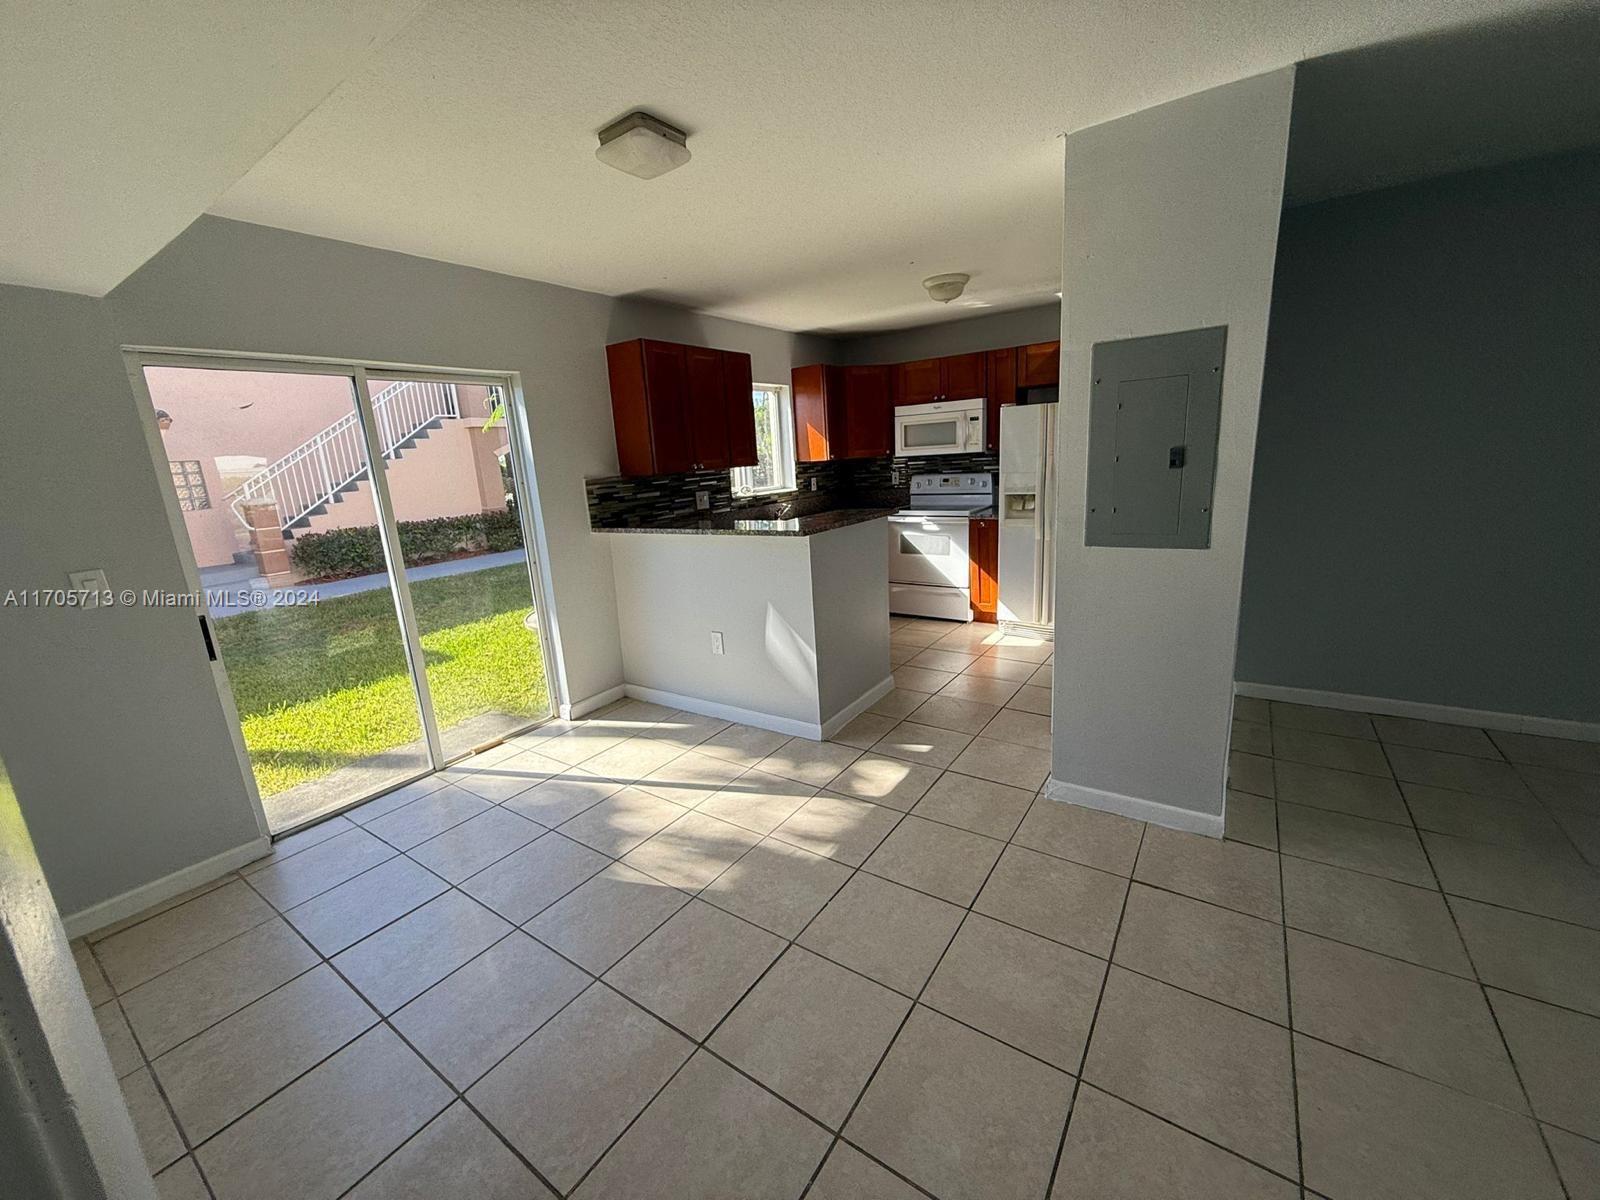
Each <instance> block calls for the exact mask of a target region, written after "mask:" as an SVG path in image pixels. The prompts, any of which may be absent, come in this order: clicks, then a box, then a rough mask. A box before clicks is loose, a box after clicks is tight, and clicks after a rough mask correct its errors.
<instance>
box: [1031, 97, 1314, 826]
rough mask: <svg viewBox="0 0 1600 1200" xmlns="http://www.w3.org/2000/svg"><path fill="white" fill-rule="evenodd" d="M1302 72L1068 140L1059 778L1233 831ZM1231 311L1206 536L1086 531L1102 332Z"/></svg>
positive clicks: (1223, 319) (1070, 795)
mask: <svg viewBox="0 0 1600 1200" xmlns="http://www.w3.org/2000/svg"><path fill="white" fill-rule="evenodd" d="M1293 83H1294V70H1293V68H1286V69H1284V70H1281V71H1275V72H1273V73H1271V74H1268V75H1261V76H1257V77H1256V78H1253V79H1245V80H1241V81H1239V82H1237V83H1230V84H1227V85H1226V86H1223V87H1218V88H1212V89H1211V90H1209V91H1205V92H1200V93H1198V94H1196V95H1193V96H1187V97H1185V98H1183V99H1182V100H1175V101H1173V102H1172V103H1170V104H1164V105H1161V106H1160V107H1158V108H1152V109H1146V110H1145V111H1143V112H1138V113H1134V114H1133V115H1131V116H1128V117H1123V118H1121V119H1119V120H1116V121H1111V122H1108V123H1106V124H1104V125H1098V126H1095V127H1093V128H1091V129H1086V130H1083V131H1082V132H1080V133H1074V134H1072V135H1071V136H1069V137H1068V138H1067V146H1066V218H1065V226H1064V228H1065V230H1066V248H1065V249H1066V252H1065V263H1064V266H1063V269H1062V279H1063V283H1064V290H1065V292H1066V298H1067V299H1066V304H1065V306H1064V309H1063V312H1062V321H1063V326H1062V342H1061V344H1062V349H1063V367H1062V388H1063V395H1062V404H1061V408H1060V412H1059V414H1058V430H1059V433H1058V438H1059V443H1058V447H1057V456H1056V459H1057V462H1058V463H1059V465H1060V476H1061V478H1060V486H1059V487H1058V489H1057V494H1058V500H1057V508H1056V526H1055V528H1056V602H1055V611H1056V657H1055V692H1054V714H1053V727H1052V730H1051V738H1052V743H1053V745H1052V758H1051V783H1050V789H1051V792H1050V794H1051V795H1053V796H1056V797H1058V798H1060V799H1066V800H1073V801H1076V802H1078V803H1082V804H1086V805H1089V806H1091V807H1098V808H1108V809H1111V810H1113V811H1121V812H1125V813H1129V814H1131V815H1135V816H1141V817H1146V818H1148V819H1150V820H1153V821H1157V822H1160V823H1162V824H1167V825H1175V826H1178V827H1180V828H1189V829H1194V830H1199V831H1204V832H1209V833H1214V834H1216V835H1218V836H1220V835H1221V833H1222V809H1223V781H1224V777H1225V772H1226V767H1227V748H1228V723H1229V718H1230V716H1231V713H1232V706H1233V665H1234V655H1235V641H1236V633H1237V630H1238V621H1239V587H1240V580H1241V576H1242V573H1243V569H1244V535H1245V523H1246V516H1247V513H1248V510H1249V499H1250V470H1251V462H1252V458H1253V454H1254V449H1255V439H1256V412H1257V407H1258V404H1259V401H1260V395H1261V371H1262V360H1263V357H1264V355H1265V353H1266V336H1267V312H1268V306H1269V303H1270V300H1271V295H1272V263H1273V255H1274V252H1275V249H1276V244H1277V234H1278V213H1279V210H1280V208H1281V206H1282V198H1283V164H1284V151H1285V146H1286V143H1287V140H1288V132H1289V106H1290V99H1291V96H1292V93H1293ZM1209 325H1226V326H1227V327H1228V347H1227V366H1226V368H1225V369H1224V372H1223V385H1222V423H1221V429H1220V433H1219V437H1218V445H1217V468H1216V483H1215V489H1214V492H1213V496H1212V520H1211V545H1210V547H1209V548H1208V549H1205V550H1153V549H1126V548H1117V547H1108V546H1085V545H1084V536H1083V528H1084V516H1085V499H1084V486H1085V481H1086V477H1087V469H1088V417H1089V403H1088V400H1089V393H1090V387H1091V384H1092V378H1091V372H1090V365H1091V358H1090V356H1091V352H1092V348H1093V346H1094V344H1095V343H1096V342H1101V341H1108V340H1112V339H1117V338H1126V337H1137V336H1142V335H1146V334H1155V333H1168V332H1173V331H1176V330H1182V329H1196V328H1200V327H1203V326H1209Z"/></svg>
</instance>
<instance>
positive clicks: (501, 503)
mask: <svg viewBox="0 0 1600 1200" xmlns="http://www.w3.org/2000/svg"><path fill="white" fill-rule="evenodd" d="M146 378H147V380H148V382H149V387H150V395H151V399H152V400H153V402H154V403H155V406H156V408H157V410H158V414H165V417H164V419H162V420H161V422H160V424H161V426H162V433H161V438H162V442H163V445H164V447H165V450H166V456H167V460H168V464H169V468H170V470H171V472H172V476H173V482H174V485H175V486H176V488H177V491H178V497H179V504H180V507H182V508H183V519H184V525H185V526H186V527H187V529H188V533H189V539H190V541H191V542H192V543H193V545H194V552H195V558H196V560H197V562H198V564H199V566H200V567H201V569H202V570H204V569H207V568H212V567H222V566H227V565H230V564H233V563H236V562H248V561H250V559H251V558H252V557H254V558H255V559H256V560H257V562H258V563H260V564H261V565H262V569H263V573H264V574H268V575H269V576H276V575H281V574H282V570H283V568H282V563H281V556H280V557H279V560H278V561H277V562H276V563H269V562H266V561H264V560H263V557H262V551H263V549H264V547H265V548H270V547H267V546H266V544H267V543H271V542H272V541H273V540H274V536H273V534H272V531H273V530H279V531H281V536H282V537H283V538H284V539H286V540H287V541H289V543H290V544H292V541H293V539H294V538H295V537H297V536H304V535H305V534H307V533H321V532H324V531H326V530H330V529H340V528H348V527H352V526H360V525H373V524H375V523H376V522H377V514H376V512H375V510H374V507H373V502H372V483H371V480H370V478H368V476H367V474H366V471H365V463H366V460H365V454H364V446H363V444H362V441H361V433H360V430H359V428H358V427H357V426H356V424H355V418H354V412H355V408H354V404H353V402H352V398H351V394H350V383H349V381H348V380H347V379H344V378H342V377H339V376H325V375H301V374H288V373H283V374H269V373H265V372H255V371H207V370H195V369H191V368H184V367H151V368H148V369H147V371H146ZM370 387H371V390H372V395H373V404H374V410H375V412H376V415H377V417H378V428H379V435H380V439H381V440H382V442H383V444H384V446H385V447H386V448H390V449H389V452H388V456H387V460H386V462H387V471H388V475H387V477H388V482H389V491H390V495H391V497H392V498H393V501H394V506H395V515H396V518H397V519H398V520H401V521H413V520H422V519H425V518H428V517H443V516H460V515H463V514H466V513H475V512H492V511H496V510H500V509H504V508H505V507H506V488H505V485H504V483H503V481H502V475H501V469H500V459H501V457H502V455H503V454H504V453H505V450H506V427H505V425H504V424H503V423H500V424H497V425H496V426H495V427H494V428H491V429H485V428H484V425H485V423H486V422H487V420H488V418H489V416H490V409H491V400H490V396H489V389H487V388H485V387H482V386H477V385H445V384H421V383H401V384H393V383H388V382H379V381H374V382H373V383H371V385H370ZM252 522H253V523H254V524H255V525H256V526H257V527H258V528H259V529H261V530H263V531H264V533H265V535H266V536H258V537H257V538H255V539H252V537H251V533H250V524H251V523H252Z"/></svg>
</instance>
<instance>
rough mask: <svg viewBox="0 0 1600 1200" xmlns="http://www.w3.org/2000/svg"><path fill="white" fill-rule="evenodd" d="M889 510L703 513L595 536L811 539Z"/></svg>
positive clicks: (613, 527) (598, 528)
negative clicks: (706, 535)
mask: <svg viewBox="0 0 1600 1200" xmlns="http://www.w3.org/2000/svg"><path fill="white" fill-rule="evenodd" d="M894 511H895V510H894V509H893V508H834V509H829V510H828V511H827V512H819V513H812V514H811V515H810V516H804V517H747V516H741V515H739V513H737V512H722V513H707V514H705V515H704V516H681V517H665V518H661V519H659V520H654V521H639V522H635V523H632V524H628V525H608V526H596V527H595V528H594V532H595V533H731V534H744V535H755V536H758V537H811V536H812V535H814V534H818V533H828V532H829V531H830V530H834V529H844V528H845V527H846V526H849V525H860V524H862V523H863V522H865V521H876V520H878V519H879V518H880V517H887V516H888V515H889V514H891V513H893V512H894Z"/></svg>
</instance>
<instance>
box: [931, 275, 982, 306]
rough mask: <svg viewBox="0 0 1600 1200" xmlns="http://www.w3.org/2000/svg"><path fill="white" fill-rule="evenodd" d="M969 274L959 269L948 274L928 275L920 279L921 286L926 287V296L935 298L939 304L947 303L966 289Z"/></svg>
mask: <svg viewBox="0 0 1600 1200" xmlns="http://www.w3.org/2000/svg"><path fill="white" fill-rule="evenodd" d="M971 278H972V276H971V275H966V274H963V273H962V272H960V271H953V272H951V273H950V274H948V275H929V276H928V277H927V278H926V279H924V280H923V281H922V286H923V287H925V288H927V289H928V298H929V299H930V300H937V301H938V302H939V303H940V304H949V303H950V301H952V300H954V299H955V298H956V297H957V296H959V295H961V293H962V292H964V291H965V290H966V287H967V281H968V280H969V279H971Z"/></svg>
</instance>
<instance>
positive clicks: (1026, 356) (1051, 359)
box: [1017, 342, 1061, 388]
mask: <svg viewBox="0 0 1600 1200" xmlns="http://www.w3.org/2000/svg"><path fill="white" fill-rule="evenodd" d="M1060 380H1061V343H1060V342H1036V343H1034V344H1033V345H1032V346H1018V347H1017V386H1018V387H1025V388H1029V387H1054V386H1055V385H1056V384H1057V383H1059V382H1060Z"/></svg>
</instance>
